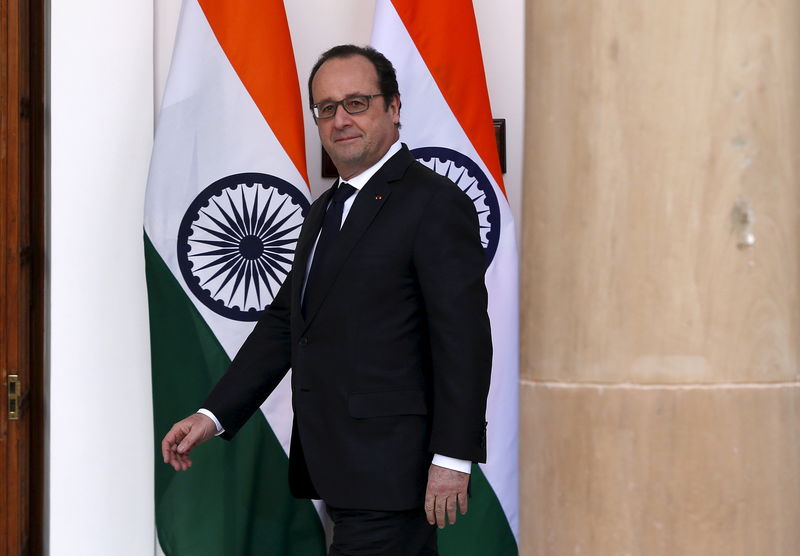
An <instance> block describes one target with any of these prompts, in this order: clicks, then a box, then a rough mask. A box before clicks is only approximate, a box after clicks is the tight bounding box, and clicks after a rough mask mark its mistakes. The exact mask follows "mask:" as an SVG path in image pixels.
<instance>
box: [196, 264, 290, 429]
mask: <svg viewBox="0 0 800 556" xmlns="http://www.w3.org/2000/svg"><path fill="white" fill-rule="evenodd" d="M291 283H292V274H291V272H290V273H289V274H288V275H287V276H286V279H285V280H284V282H283V285H282V286H281V287H280V289H279V290H278V293H277V295H276V296H275V299H273V300H272V303H271V304H270V306H269V308H267V310H266V311H265V312H264V314H263V315H262V316H261V318H260V319H259V321H258V323H257V324H256V326H255V328H254V329H253V331H252V332H251V333H250V335H249V336H248V337H247V340H245V342H244V344H243V345H242V347H241V348H240V349H239V352H238V353H237V354H236V357H234V359H233V361H232V362H231V365H230V367H228V371H227V372H226V373H225V374H224V375H223V376H222V378H221V379H220V380H219V382H217V384H216V386H215V387H214V389H213V390H212V391H211V394H209V396H208V398H206V400H205V402H203V405H202V407H204V408H205V409H208V410H209V411H211V412H212V413H213V414H214V415H215V416H216V417H217V419H218V420H219V422H220V424H221V425H222V427H223V428H224V429H225V432H224V433H222V435H221V436H222V438H225V439H231V438H233V437H234V435H236V433H237V432H238V430H239V429H240V428H241V427H242V425H244V423H245V422H246V421H247V419H249V418H250V416H251V415H252V414H253V412H255V410H256V409H258V407H259V406H260V405H261V404H262V403H263V402H264V400H266V399H267V396H269V395H270V393H272V391H273V390H274V389H275V388H276V387H277V386H278V383H279V382H280V381H281V379H283V377H284V376H285V375H286V373H287V372H288V370H289V367H290V366H291V331H290V321H289V305H290V292H291Z"/></svg>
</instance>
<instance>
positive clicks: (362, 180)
mask: <svg viewBox="0 0 800 556" xmlns="http://www.w3.org/2000/svg"><path fill="white" fill-rule="evenodd" d="M401 147H402V145H401V144H400V141H399V140H398V141H396V142H395V143H394V144H393V145H392V146H391V147H389V150H388V151H386V154H385V155H383V158H381V159H380V160H379V161H378V162H376V163H375V164H374V165H373V166H370V167H369V168H367V169H366V170H364V171H363V172H361V173H360V174H358V175H357V176H353V177H352V178H350V179H349V180H343V179H342V178H341V176H340V177H339V183H342V182H345V181H346V182H347V183H349V184H350V185H352V186H353V187H354V188H355V189H356V192H355V194H353V195H350V197H348V198H347V200H345V202H344V206H343V207H342V224H341V225H340V229H341V226H343V225H344V221H345V220H346V219H347V215H348V214H350V209H351V208H352V207H353V203H354V202H355V200H356V197H358V194H359V193H360V192H361V190H362V189H363V188H364V186H365V185H367V182H368V181H369V180H370V179H371V178H372V176H374V175H375V174H376V173H377V172H378V170H380V169H381V167H382V166H383V165H384V164H385V163H386V161H387V160H389V159H390V158H392V157H393V156H394V155H395V154H396V153H397V152H398V151H399V150H400V149H401ZM321 232H322V231H321V230H320V232H319V233H317V239H316V240H315V241H314V247H313V248H312V249H311V253H309V255H308V261H307V262H306V280H307V279H308V275H309V273H310V271H311V265H312V264H313V261H314V252H315V251H316V250H317V242H318V241H319V234H320V233H321ZM305 290H306V284H305V283H303V292H302V294H301V301H302V295H305ZM197 413H202V414H203V415H205V416H206V417H209V418H211V420H212V421H214V424H215V425H216V426H217V436H219V435H220V434H222V433H223V432H225V429H224V428H222V424H221V423H220V422H219V420H217V418H216V417H215V416H214V414H213V413H211V412H210V411H209V410H207V409H204V408H201V409H198V410H197ZM431 463H433V464H434V465H438V466H439V467H445V468H447V469H453V470H455V471H460V472H462V473H470V472H471V471H472V462H471V461H469V460H463V459H457V458H451V457H449V456H443V455H440V454H434V456H433V461H432V462H431Z"/></svg>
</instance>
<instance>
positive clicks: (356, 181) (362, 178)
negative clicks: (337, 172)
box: [339, 139, 402, 191]
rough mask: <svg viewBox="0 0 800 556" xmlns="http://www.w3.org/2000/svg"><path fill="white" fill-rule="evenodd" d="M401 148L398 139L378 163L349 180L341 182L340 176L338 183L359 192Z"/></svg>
mask: <svg viewBox="0 0 800 556" xmlns="http://www.w3.org/2000/svg"><path fill="white" fill-rule="evenodd" d="M401 147H402V145H401V143H400V139H398V140H397V141H395V142H394V143H393V144H392V146H391V147H389V150H388V151H386V154H385V155H383V158H381V159H380V160H379V161H378V162H376V163H375V164H373V165H372V166H370V167H369V168H367V169H366V170H364V171H363V172H361V173H360V174H359V175H357V176H354V177H352V178H350V179H349V180H343V179H342V176H339V183H343V182H346V183H349V184H350V185H352V186H353V187H355V188H356V189H357V190H358V191H361V188H362V187H364V186H365V185H367V182H368V181H369V180H370V178H372V176H374V175H375V174H376V173H377V172H378V170H380V169H381V167H382V166H383V165H384V164H385V163H386V161H387V160H389V159H390V158H392V157H393V156H394V155H395V153H397V152H398V151H399V150H400V148H401Z"/></svg>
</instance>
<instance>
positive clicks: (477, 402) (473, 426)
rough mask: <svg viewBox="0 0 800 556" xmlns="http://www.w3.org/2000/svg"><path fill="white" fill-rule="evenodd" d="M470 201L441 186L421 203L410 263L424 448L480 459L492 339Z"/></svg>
mask: <svg viewBox="0 0 800 556" xmlns="http://www.w3.org/2000/svg"><path fill="white" fill-rule="evenodd" d="M478 230H479V228H478V220H477V214H476V212H475V207H474V206H473V204H472V202H471V201H470V199H469V198H468V197H467V195H466V194H464V193H463V192H462V191H461V190H460V189H459V188H458V187H457V186H455V185H454V184H452V183H447V184H443V185H442V186H441V187H440V189H439V191H437V193H436V194H435V195H434V196H433V197H432V199H431V200H430V202H429V203H428V205H427V207H426V208H425V211H424V214H423V218H422V219H421V222H420V227H419V229H418V232H417V237H416V238H415V243H414V264H415V269H416V272H417V277H418V280H419V283H420V288H421V291H422V295H423V299H424V305H425V311H426V315H427V320H428V328H429V335H430V349H431V360H432V365H433V367H432V371H433V408H432V409H433V417H432V430H431V439H430V445H429V449H430V451H431V452H433V453H436V454H441V455H445V456H450V457H453V458H458V459H465V460H471V461H474V462H485V461H486V421H485V415H486V398H487V396H488V393H489V381H490V375H491V365H492V339H491V328H490V326H489V316H488V314H487V303H488V300H487V293H486V286H485V283H484V274H485V270H486V259H485V254H484V251H483V247H482V245H481V241H480V235H479V232H478Z"/></svg>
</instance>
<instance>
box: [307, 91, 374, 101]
mask: <svg viewBox="0 0 800 556" xmlns="http://www.w3.org/2000/svg"><path fill="white" fill-rule="evenodd" d="M366 96H369V95H366V94H364V93H362V92H360V91H357V92H354V93H348V94H346V95H345V96H343V97H342V98H340V99H338V100H344V99H346V98H351V97H366ZM323 102H337V101H336V100H334V99H332V98H331V97H327V98H323V99H322V100H318V101H317V102H315V103H314V104H322V103H323Z"/></svg>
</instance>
